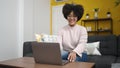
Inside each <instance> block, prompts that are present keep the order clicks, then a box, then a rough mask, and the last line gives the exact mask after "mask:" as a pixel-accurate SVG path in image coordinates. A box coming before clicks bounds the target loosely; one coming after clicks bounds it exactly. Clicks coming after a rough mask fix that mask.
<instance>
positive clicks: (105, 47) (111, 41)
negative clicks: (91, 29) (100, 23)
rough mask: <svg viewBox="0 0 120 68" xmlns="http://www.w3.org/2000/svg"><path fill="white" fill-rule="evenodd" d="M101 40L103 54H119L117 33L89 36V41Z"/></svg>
mask: <svg viewBox="0 0 120 68" xmlns="http://www.w3.org/2000/svg"><path fill="white" fill-rule="evenodd" d="M96 41H100V49H99V50H100V52H101V54H102V55H115V56H116V55H117V37H116V36H115V35H104V36H98V35H97V36H89V37H88V42H96Z"/></svg>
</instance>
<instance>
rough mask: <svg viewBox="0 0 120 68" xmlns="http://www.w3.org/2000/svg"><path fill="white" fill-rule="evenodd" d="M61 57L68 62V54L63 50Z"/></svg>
mask: <svg viewBox="0 0 120 68" xmlns="http://www.w3.org/2000/svg"><path fill="white" fill-rule="evenodd" d="M61 57H62V59H63V60H67V58H68V52H67V51H64V50H62V51H61Z"/></svg>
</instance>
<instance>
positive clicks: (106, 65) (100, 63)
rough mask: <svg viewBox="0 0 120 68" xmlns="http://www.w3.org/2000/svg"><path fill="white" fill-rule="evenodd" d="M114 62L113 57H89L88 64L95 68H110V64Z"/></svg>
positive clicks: (114, 58)
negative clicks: (92, 63) (93, 64)
mask: <svg viewBox="0 0 120 68" xmlns="http://www.w3.org/2000/svg"><path fill="white" fill-rule="evenodd" d="M115 60H116V57H115V56H108V55H107V56H98V55H94V56H93V55H89V56H88V62H94V63H95V68H110V67H111V63H114V62H115Z"/></svg>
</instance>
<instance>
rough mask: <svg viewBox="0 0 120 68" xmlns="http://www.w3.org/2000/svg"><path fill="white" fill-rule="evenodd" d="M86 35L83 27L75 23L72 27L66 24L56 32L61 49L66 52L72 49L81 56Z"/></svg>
mask: <svg viewBox="0 0 120 68" xmlns="http://www.w3.org/2000/svg"><path fill="white" fill-rule="evenodd" d="M87 37H88V35H87V31H86V28H85V27H83V26H80V25H77V24H76V25H75V26H74V27H71V26H69V25H66V26H65V27H63V28H62V29H61V30H60V31H59V33H58V42H59V43H60V46H61V48H62V49H63V50H65V51H68V52H71V51H74V52H76V53H77V54H78V55H79V56H82V52H83V51H84V50H85V44H86V42H87Z"/></svg>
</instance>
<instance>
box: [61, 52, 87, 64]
mask: <svg viewBox="0 0 120 68" xmlns="http://www.w3.org/2000/svg"><path fill="white" fill-rule="evenodd" d="M68 54H69V53H68V52H67V51H61V56H62V59H63V60H67V57H68ZM76 61H83V62H86V61H87V54H86V53H82V57H79V56H78V55H77V57H76Z"/></svg>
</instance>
